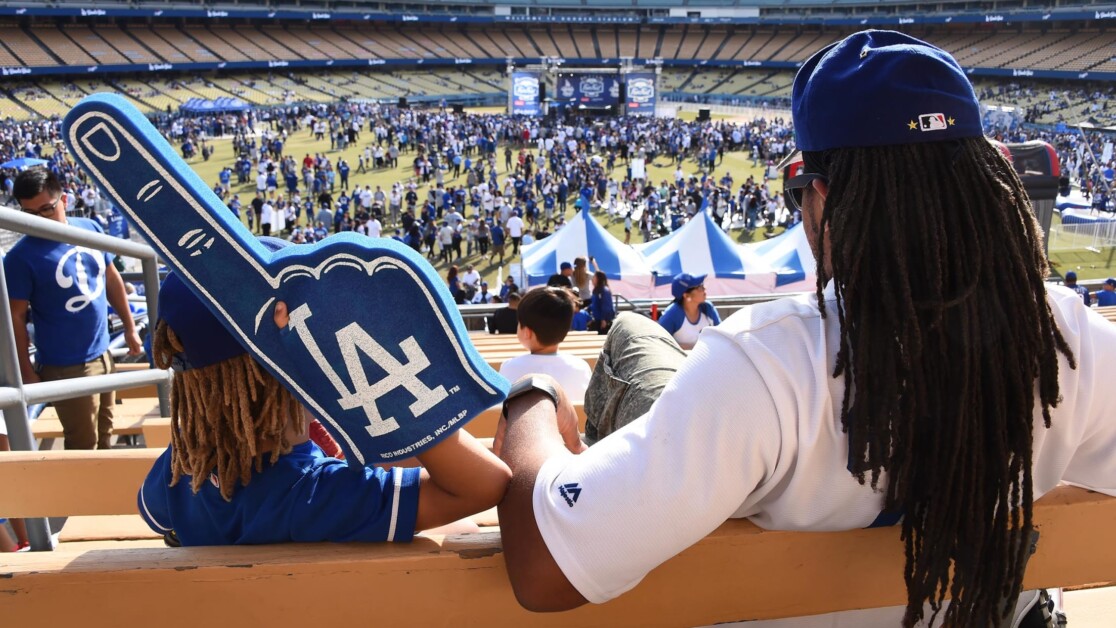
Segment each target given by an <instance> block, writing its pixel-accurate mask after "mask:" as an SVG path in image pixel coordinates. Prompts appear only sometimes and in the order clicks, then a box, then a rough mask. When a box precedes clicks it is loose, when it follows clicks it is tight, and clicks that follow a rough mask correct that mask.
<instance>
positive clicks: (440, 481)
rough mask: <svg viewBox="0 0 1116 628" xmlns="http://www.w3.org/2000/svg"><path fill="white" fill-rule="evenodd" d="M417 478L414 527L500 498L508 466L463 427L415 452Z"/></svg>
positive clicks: (450, 517)
mask: <svg viewBox="0 0 1116 628" xmlns="http://www.w3.org/2000/svg"><path fill="white" fill-rule="evenodd" d="M418 459H419V462H421V463H422V466H423V467H424V470H423V472H422V476H421V477H422V479H421V480H420V483H421V484H420V486H421V488H420V489H419V504H418V518H417V520H416V522H415V530H425V529H427V528H433V527H436V526H440V525H445V524H447V523H450V522H451V521H457V520H458V519H461V518H462V517H467V516H469V515H472V514H476V513H478V512H481V511H484V510H488V509H489V508H492V507H493V506H495V505H496V504H498V503H500V500H501V499H503V498H504V491H505V490H506V489H507V486H508V482H509V481H510V480H511V470H510V469H509V468H508V465H506V464H505V463H504V461H502V460H500V459H499V458H497V457H496V456H495V455H493V454H492V452H490V451H488V449H487V448H485V447H484V445H481V444H480V442H478V441H477V439H475V438H473V436H472V435H470V434H469V433H468V432H466V431H465V430H457V431H456V432H454V433H453V434H451V435H450V436H448V437H447V438H446V439H445V440H443V441H442V442H440V443H438V444H437V445H435V446H434V447H432V448H431V449H430V450H429V451H427V452H425V453H423V454H420V455H419V456H418Z"/></svg>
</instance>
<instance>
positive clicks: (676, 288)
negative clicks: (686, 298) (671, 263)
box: [670, 273, 705, 299]
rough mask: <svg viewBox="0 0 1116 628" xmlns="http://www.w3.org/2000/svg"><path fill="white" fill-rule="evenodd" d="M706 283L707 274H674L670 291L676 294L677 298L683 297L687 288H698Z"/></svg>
mask: <svg viewBox="0 0 1116 628" xmlns="http://www.w3.org/2000/svg"><path fill="white" fill-rule="evenodd" d="M704 283H705V275H691V274H690V273H679V274H677V275H675V276H674V281H671V282H670V293H671V294H672V295H674V298H675V299H681V298H682V295H684V294H686V291H687V290H690V289H692V288H696V287H698V286H700V285H702V284H704Z"/></svg>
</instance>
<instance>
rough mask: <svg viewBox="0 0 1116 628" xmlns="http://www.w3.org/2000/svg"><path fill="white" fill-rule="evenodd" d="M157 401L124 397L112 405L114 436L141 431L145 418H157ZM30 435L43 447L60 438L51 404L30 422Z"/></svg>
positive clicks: (56, 415)
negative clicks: (40, 442)
mask: <svg viewBox="0 0 1116 628" xmlns="http://www.w3.org/2000/svg"><path fill="white" fill-rule="evenodd" d="M159 415H160V413H159V401H158V400H157V399H155V398H153V397H138V398H133V399H124V400H123V401H122V402H121V403H118V404H116V405H115V406H114V407H113V421H112V423H113V427H112V433H113V434H114V435H116V436H132V435H137V434H142V433H143V422H144V420H146V419H150V418H158V417H159ZM31 435H32V436H33V437H34V438H36V439H38V440H41V441H43V448H44V449H46V448H48V447H49V446H50V444H51V441H52V440H53V439H55V438H62V437H63V431H62V422H61V421H59V420H58V413H57V411H56V410H55V409H54V407H53V406H50V407H47V408H46V409H44V410H43V413H42V414H40V415H39V418H38V419H37V420H35V421H34V422H32V423H31Z"/></svg>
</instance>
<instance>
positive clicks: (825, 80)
mask: <svg viewBox="0 0 1116 628" xmlns="http://www.w3.org/2000/svg"><path fill="white" fill-rule="evenodd" d="M791 113H792V114H793V116H794V133H795V141H796V144H797V146H798V148H799V150H804V151H824V150H830V149H833V148H852V147H867V146H891V145H895V144H915V143H920V142H936V141H940V140H949V139H959V138H965V137H981V136H983V135H984V130H983V128H982V127H981V116H980V104H979V103H978V101H977V97H976V93H975V92H974V91H973V86H972V84H971V83H969V79H968V78H966V76H965V71H964V70H962V69H961V66H960V65H958V64H957V61H956V60H954V58H953V57H951V56H950V55H949V53H947V52H945V51H944V50H942V49H940V48H937V47H935V46H932V45H930V44H928V43H926V42H924V41H920V40H918V39H915V38H914V37H911V36H909V35H904V34H903V33H897V32H895V31H875V30H869V31H861V32H859V33H853V34H852V35H849V36H848V37H846V38H845V39H843V40H841V41H839V42H837V43H835V44H832V45H830V46H827V47H825V48H823V49H821V50H820V51H818V52H817V53H815V54H814V56H812V57H810V59H809V60H807V61H806V63H805V64H803V66H802V68H801V69H800V70H799V71H798V75H797V76H795V78H794V88H793V91H792V103H791Z"/></svg>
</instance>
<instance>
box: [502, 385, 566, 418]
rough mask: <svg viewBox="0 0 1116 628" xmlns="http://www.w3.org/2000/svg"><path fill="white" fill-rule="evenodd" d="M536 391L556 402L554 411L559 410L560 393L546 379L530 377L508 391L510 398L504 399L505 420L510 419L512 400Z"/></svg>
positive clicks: (503, 412) (503, 413) (503, 414)
mask: <svg viewBox="0 0 1116 628" xmlns="http://www.w3.org/2000/svg"><path fill="white" fill-rule="evenodd" d="M536 390H537V391H539V392H541V393H543V394H545V395H546V396H547V397H549V398H550V400H551V401H552V402H554V409H555V410H557V409H558V391H557V390H555V389H554V386H551V385H550V382H549V381H547V380H546V379H543V378H541V377H537V376H535V375H530V376H527V377H524V378H523V379H521V380H519V381H518V382H516V383H515V384H513V385H512V387H511V388H510V389H509V390H508V396H507V397H506V398H505V399H504V408H503V411H502V416H503V417H504V418H505V419H506V418H508V403H509V402H511V400H512V399H515V398H516V397H521V396H523V395H525V394H527V393H529V392H532V391H536Z"/></svg>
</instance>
